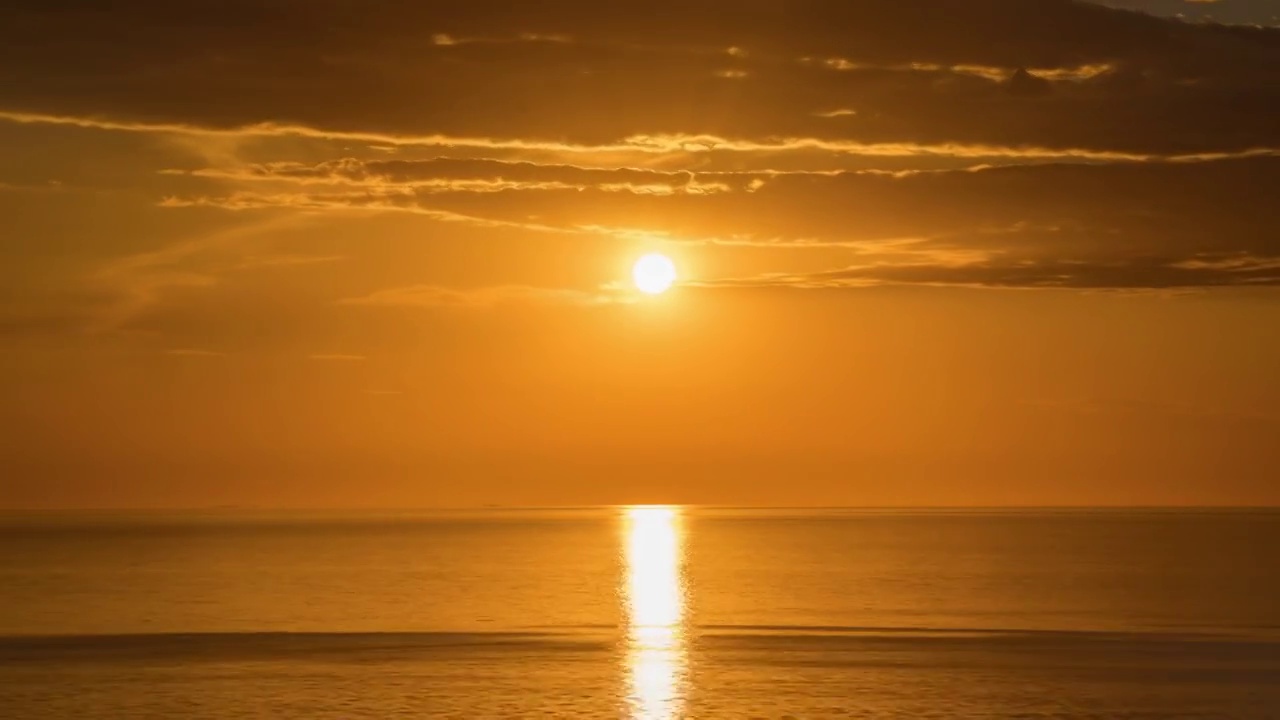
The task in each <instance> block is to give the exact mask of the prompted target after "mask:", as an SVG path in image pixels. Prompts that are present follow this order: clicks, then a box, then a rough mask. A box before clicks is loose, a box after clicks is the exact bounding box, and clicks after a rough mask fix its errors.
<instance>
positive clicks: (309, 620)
mask: <svg viewBox="0 0 1280 720" xmlns="http://www.w3.org/2000/svg"><path fill="white" fill-rule="evenodd" d="M1278 551H1280V513H1275V512H1263V511H1188V512H1169V511H1144V512H1139V511H1097V512H1085V511H1018V512H999V511H997V512H977V511H965V512H910V511H905V512H887V511H812V512H810V511H736V510H712V509H698V510H693V509H689V510H681V509H678V508H634V509H625V508H623V509H592V510H566V511H493V512H485V513H480V512H438V513H427V514H403V515H372V514H369V515H346V516H340V515H318V514H312V515H303V514H252V513H235V514H232V513H224V514H215V513H205V514H185V515H136V514H135V515H129V514H86V513H79V514H50V515H22V516H19V515H8V516H0V718H5V719H9V718H13V719H20V718H37V719H39V718H210V719H213V718H217V719H224V718H225V719H230V718H393V717H416V718H467V719H469V720H470V719H481V718H525V717H582V718H633V719H637V720H639V719H653V720H658V719H660V718H686V717H687V718H837V717H854V718H862V717H867V718H880V717H885V718H894V717H902V718H917V717H927V718H1280V557H1278V555H1280V553H1278Z"/></svg>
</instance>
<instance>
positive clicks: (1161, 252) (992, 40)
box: [0, 0, 1280, 508]
mask: <svg viewBox="0 0 1280 720" xmlns="http://www.w3.org/2000/svg"><path fill="white" fill-rule="evenodd" d="M1109 4H1110V5H1113V6H1116V7H1103V6H1101V5H1098V4H1092V3H1084V2H1072V1H1069V0H1036V1H1035V2H1029V1H1028V0H796V1H794V2H785V3H784V2H776V1H766V0H742V1H740V2H736V3H733V6H732V7H733V9H732V12H730V11H727V10H726V7H727V5H728V4H727V3H724V2H709V1H705V0H704V1H695V2H687V1H686V2H678V3H677V2H667V1H666V0H646V1H645V2H631V1H630V0H620V1H619V2H612V3H599V2H587V1H586V0H579V1H576V2H574V1H564V0H561V1H552V2H541V3H525V2H515V1H498V0H469V1H467V2H462V1H458V2H432V3H414V2H379V3H355V2H345V1H343V0H309V1H306V2H304V1H303V0H271V1H269V2H263V1H261V0H258V1H255V2H249V1H247V0H244V1H239V0H231V1H229V2H219V3H212V2H189V3H174V2H170V1H168V0H164V1H161V0H133V1H132V2H126V3H106V2H75V3H57V4H52V3H47V2H44V1H43V0H41V1H37V0H17V1H15V2H10V3H6V4H5V5H4V7H3V8H0V152H2V153H3V157H4V158H5V162H4V163H3V164H0V214H2V215H3V217H4V223H3V225H2V226H0V257H2V262H0V277H2V278H3V283H2V284H0V397H3V398H4V401H3V402H2V403H0V507H18V508H27V507H179V506H182V507H187V506H199V507H204V506H217V505H247V506H338V507H356V506H381V507H388V506H390V507H409V506H414V507H416V506H436V505H448V506H458V505H485V504H511V505H579V504H592V503H634V502H705V503H720V504H768V505H824V504H834V505H1007V504H1017V505H1081V504H1083V505H1088V504H1108V505H1116V504H1121V505H1163V504H1276V503H1280V481H1278V480H1277V477H1278V475H1277V471H1278V470H1280V443H1277V442H1276V438H1277V437H1280V409H1278V408H1280V380H1277V376H1276V368H1280V331H1278V330H1277V328H1280V294H1278V291H1277V286H1278V285H1280V204H1277V203H1276V202H1275V190H1276V188H1277V187H1280V121H1278V118H1280V19H1278V18H1277V14H1278V13H1277V9H1276V4H1275V3H1273V2H1269V1H1266V0H1255V1H1253V2H1249V1H1247V0H1221V1H1220V2H1189V1H1188V2H1175V1H1174V0H1165V1H1161V0H1124V1H1121V0H1115V1H1114V2H1112V3H1109ZM1117 7H1118V8H1123V9H1116V8H1117ZM1212 21H1217V22H1221V23H1230V24H1215V23H1214V22H1212ZM648 252H660V253H663V254H665V255H667V256H669V257H670V258H671V259H672V260H673V261H674V262H675V263H676V265H677V266H678V268H679V271H680V273H681V282H680V284H679V285H678V286H677V287H676V288H674V289H673V290H672V291H670V292H669V293H667V294H664V295H661V296H657V297H654V298H647V297H640V296H639V295H638V294H637V293H636V292H635V291H634V289H632V288H631V287H630V284H629V280H628V277H629V275H628V274H629V271H630V266H631V263H632V262H633V261H634V260H635V259H636V258H637V257H639V256H641V255H643V254H645V253H648Z"/></svg>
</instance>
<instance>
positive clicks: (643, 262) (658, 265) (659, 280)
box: [631, 253, 676, 295]
mask: <svg viewBox="0 0 1280 720" xmlns="http://www.w3.org/2000/svg"><path fill="white" fill-rule="evenodd" d="M631 279H632V280H633V281H634V282H635V284H636V289H637V290H639V291H640V292H642V293H645V294H646V295H660V294H662V293H664V292H666V291H667V290H668V289H670V287H671V286H672V285H673V284H674V283H675V281H676V264H675V263H673V262H671V258H669V257H667V256H666V255H659V254H658V253H650V254H648V255H645V256H643V257H641V258H640V259H639V260H636V264H635V265H634V266H632V268H631Z"/></svg>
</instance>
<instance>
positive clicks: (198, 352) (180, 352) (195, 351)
mask: <svg viewBox="0 0 1280 720" xmlns="http://www.w3.org/2000/svg"><path fill="white" fill-rule="evenodd" d="M164 354H165V355H174V356H177V357H226V355H227V354H226V353H224V352H216V351H213V350H202V349H200V348H175V349H172V350H165V351H164Z"/></svg>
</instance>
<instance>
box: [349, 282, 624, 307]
mask: <svg viewBox="0 0 1280 720" xmlns="http://www.w3.org/2000/svg"><path fill="white" fill-rule="evenodd" d="M635 300H636V297H635V294H634V293H633V292H628V291H625V290H622V289H620V288H616V287H603V288H599V289H597V290H594V291H592V290H578V289H570V288H543V287H530V286H525V285H501V286H493V287H480V288H470V289H457V288H448V287H438V286H434V285H413V286H409V287H400V288H389V289H386V290H378V291H376V292H373V293H370V294H369V295H365V296H362V297H354V298H347V299H344V300H342V301H340V303H339V304H341V305H356V306H367V307H422V308H486V307H494V306H499V305H508V304H516V305H520V304H524V305H583V306H590V305H609V304H617V303H631V302H635Z"/></svg>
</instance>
